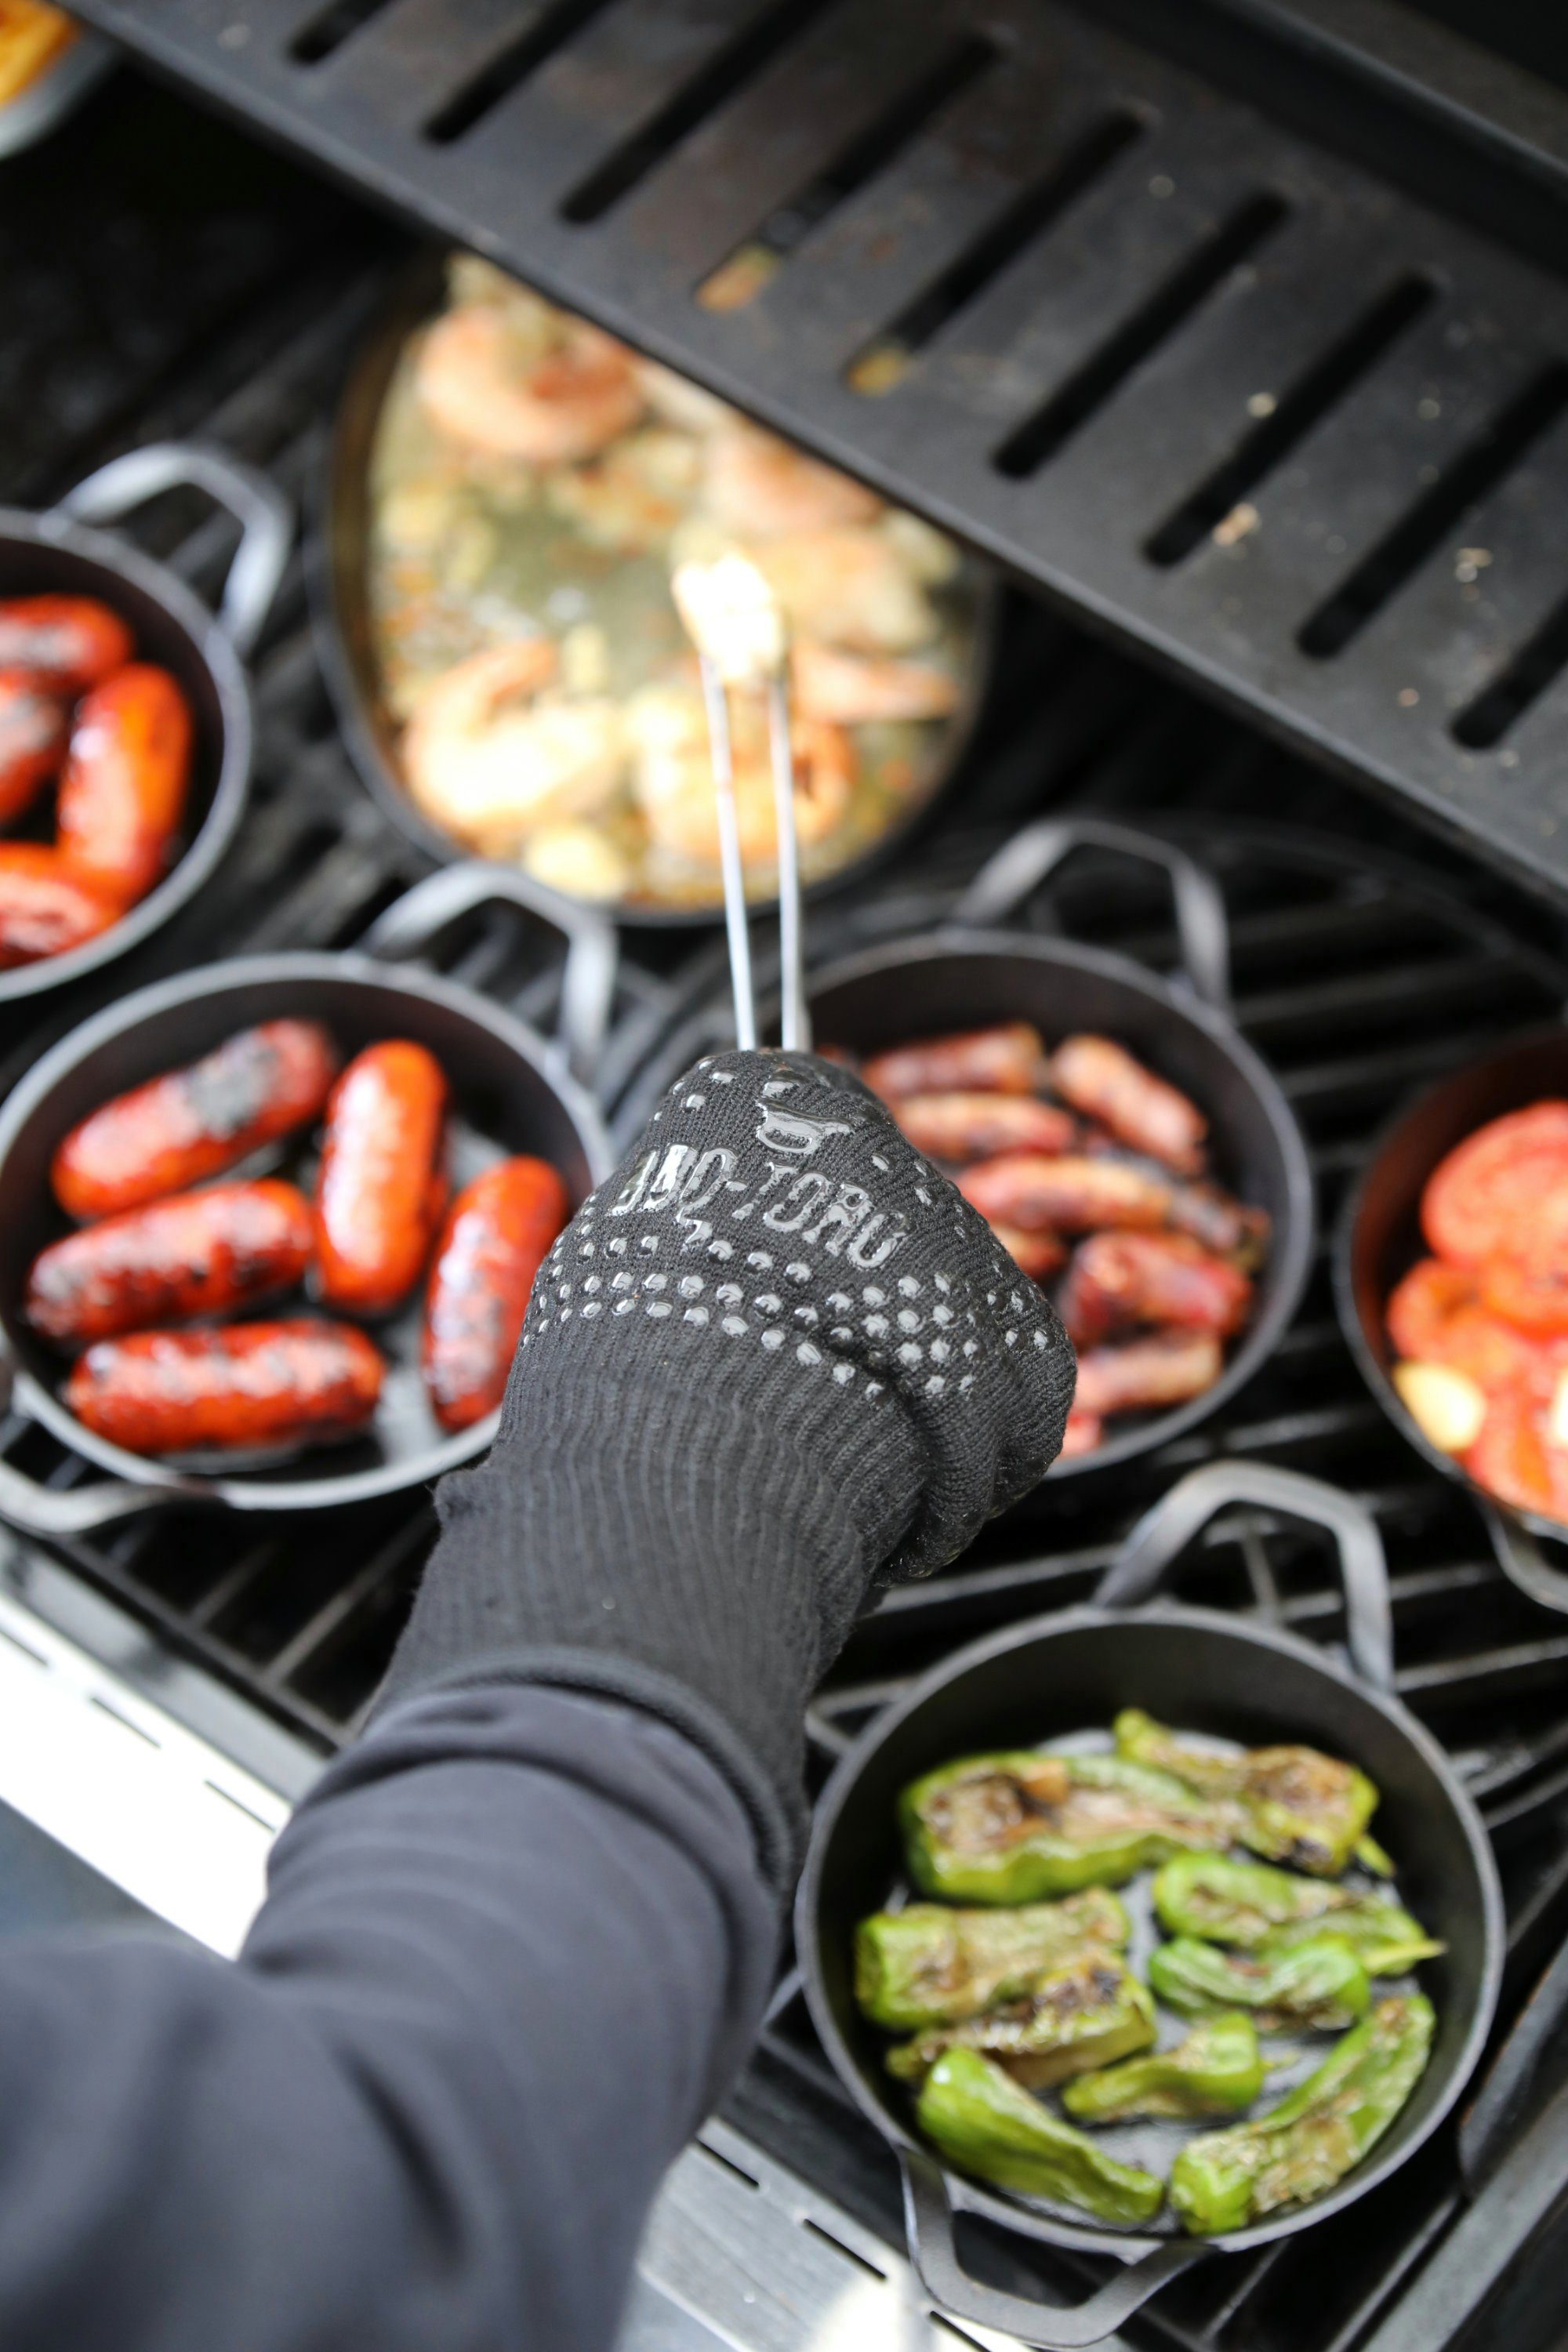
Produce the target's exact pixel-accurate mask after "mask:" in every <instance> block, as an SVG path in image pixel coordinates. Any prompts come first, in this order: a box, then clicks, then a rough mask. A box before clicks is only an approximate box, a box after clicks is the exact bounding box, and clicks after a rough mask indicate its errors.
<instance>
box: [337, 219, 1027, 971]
mask: <svg viewBox="0 0 1568 2352" xmlns="http://www.w3.org/2000/svg"><path fill="white" fill-rule="evenodd" d="M446 263H447V250H446V248H445V247H430V248H429V249H428V250H426V252H424V253H422V254H420V255H419V256H417V257H416V259H415V260H414V261H413V262H412V263H411V264H410V266H409V268H408V269H407V270H406V271H405V273H404V274H403V276H402V277H401V278H399V279H398V280H397V282H396V284H395V287H394V289H393V290H392V293H391V295H390V297H389V298H388V300H387V302H386V304H385V306H384V309H383V310H382V311H381V312H380V313H379V315H378V316H377V318H376V320H374V324H373V325H372V327H371V329H370V331H369V333H368V334H367V336H366V337H365V340H364V342H363V345H362V347H361V349H360V352H359V353H358V356H357V357H356V359H355V361H354V363H353V368H352V370H351V372H350V374H349V377H348V381H347V383H345V385H344V387H343V391H342V398H341V400H340V402H339V404H338V415H337V425H336V429H335V431H334V433H333V435H332V439H331V447H330V449H329V451H328V454H327V461H326V466H325V469H324V471H323V474H322V476H321V484H320V489H319V494H318V499H317V507H316V513H315V517H314V528H313V530H312V532H311V536H310V546H309V549H308V556H309V574H308V576H309V580H310V604H311V610H312V613H313V614H314V617H315V622H316V632H317V640H318V646H319V650H320V655H321V667H322V670H323V671H324V673H325V675H326V680H327V685H328V688H329V690H330V692H331V698H332V701H333V704H334V706H335V708H336V710H337V714H338V726H339V729H340V730H341V731H342V738H343V740H344V742H345V743H346V744H347V745H348V748H349V752H350V756H351V757H352V758H353V763H354V766H355V767H356V768H357V769H358V771H359V773H360V777H361V780H362V781H363V783H364V785H365V787H366V789H367V790H368V791H369V792H370V793H371V794H372V796H373V797H374V799H375V800H376V801H377V802H378V803H379V804H380V806H381V808H382V809H383V810H384V813H385V814H386V815H387V816H389V817H390V818H391V819H392V822H393V824H395V825H397V826H398V827H399V828H400V829H401V831H402V832H404V833H405V834H406V835H407V836H408V838H409V840H410V841H412V842H413V843H414V845H415V846H416V848H418V849H422V850H423V851H424V852H425V854H426V856H427V857H432V858H435V859H436V860H437V862H438V863H440V864H442V865H448V864H450V863H451V862H452V861H453V860H454V859H457V858H461V857H463V856H465V854H466V853H465V852H464V850H463V849H462V847H461V845H459V844H458V842H456V841H455V840H454V839H453V837H452V835H450V834H448V833H445V832H443V831H442V829H441V827H440V826H439V825H437V824H431V822H430V821H429V819H428V818H427V817H426V816H425V815H424V814H422V812H421V811H420V810H419V808H418V807H417V806H416V803H415V802H414V799H413V797H412V795H411V794H410V793H409V792H408V790H407V788H406V786H405V784H404V782H403V779H402V776H401V774H400V773H399V771H398V764H397V744H396V730H395V728H394V727H393V725H392V724H391V722H390V721H389V719H388V718H387V716H386V712H385V710H384V707H383V704H382V698H381V691H380V685H379V679H378V670H377V664H376V658H375V646H374V630H373V627H372V623H371V612H370V600H369V595H368V592H367V572H366V566H365V551H366V548H367V545H368V542H369V536H370V461H371V452H372V450H373V448H374V442H375V430H376V425H377V423H378V421H379V418H380V415H381V411H382V405H383V404H384V400H385V398H386V392H387V387H388V385H389V384H390V383H391V381H392V376H393V372H394V370H395V367H396V365H397V362H398V361H399V359H400V358H401V357H402V354H403V349H404V346H405V343H406V342H407V341H408V338H409V336H410V335H411V334H413V333H414V332H415V331H416V329H418V328H419V327H421V326H423V325H424V324H425V322H426V320H427V319H429V318H430V317H431V316H432V315H433V313H434V312H435V311H436V310H438V309H439V307H440V304H441V300H442V298H443V289H444V286H445V272H446ZM999 605H1000V590H999V583H998V582H997V580H996V579H995V578H994V576H993V575H991V574H989V573H983V574H982V576H981V581H980V585H979V596H978V602H977V609H976V613H975V625H974V643H973V653H972V655H971V659H970V670H969V677H968V679H967V681H966V684H965V687H964V690H963V696H962V698H961V700H960V703H959V707H958V709H957V710H956V711H955V712H954V713H953V715H952V718H951V719H949V720H948V722H947V732H946V734H945V735H944V736H943V738H942V742H941V744H940V746H939V747H938V749H937V751H936V754H935V761H934V766H933V768H931V769H929V770H927V771H926V772H925V782H924V784H923V788H922V789H921V791H919V792H916V793H911V794H910V802H911V806H910V814H909V815H908V817H907V818H905V819H904V820H903V821H902V822H900V823H899V824H894V825H892V826H891V827H890V828H889V831H888V832H887V833H885V834H883V835H881V836H880V837H879V839H878V840H877V841H876V842H874V843H873V844H872V845H871V846H870V847H869V848H868V850H866V851H865V853H864V854H863V855H862V856H859V857H858V858H856V859H854V860H853V861H852V862H851V863H850V864H848V865H847V866H840V867H839V868H838V869H837V872H835V873H833V874H830V875H826V876H824V877H822V879H821V880H820V881H817V882H815V883H812V884H811V885H810V886H809V887H808V889H807V892H806V895H807V897H809V898H819V897H822V896H824V895H826V893H827V892H829V891H833V890H837V889H840V888H843V887H846V886H847V885H850V884H853V883H856V882H858V881H861V880H863V879H864V877H866V876H867V875H868V874H869V873H872V872H874V871H875V870H876V868H877V867H878V866H880V865H881V864H882V862H883V861H884V860H885V859H886V858H887V857H889V856H890V855H891V854H892V853H893V851H895V850H896V849H898V848H900V847H901V846H902V845H903V844H904V843H905V842H907V840H908V838H909V836H910V834H911V833H912V832H913V831H914V830H915V829H916V828H917V827H918V826H920V825H921V824H924V823H925V821H926V819H927V818H928V817H930V816H931V813H932V811H933V810H934V809H935V806H936V804H937V802H938V800H939V799H940V798H941V797H942V793H944V792H945V791H946V790H947V787H948V785H949V784H950V783H951V782H952V779H953V777H954V775H955V773H956V772H957V769H958V767H959V764H960V762H961V761H962V759H963V754H964V752H965V751H966V750H967V749H968V746H969V743H970V740H971V738H972V736H973V732H974V728H975V724H976V721H977V720H978V718H979V715H980V711H981V709H982V707H983V705H984V699H985V694H986V690H987V688H988V686H989V683H990V677H991V670H992V666H993V661H994V652H995V637H996V623H997V613H998V610H999ZM749 903H750V905H751V908H752V913H753V915H760V914H765V913H766V912H767V911H768V909H769V908H770V907H772V906H773V904H774V903H775V901H773V900H772V899H762V898H753V899H752V900H750V901H749ZM605 913H606V914H608V915H610V916H611V917H612V918H613V919H615V920H616V922H619V923H626V924H635V925H637V926H638V927H648V926H663V927H677V928H679V927H680V926H690V925H693V924H700V923H718V922H721V921H722V919H723V915H724V902H723V899H722V898H715V900H714V902H713V904H712V905H711V906H707V907H661V906H641V905H639V904H637V902H636V901H632V900H628V901H620V902H616V903H615V904H612V905H609V906H607V907H606V908H605Z"/></svg>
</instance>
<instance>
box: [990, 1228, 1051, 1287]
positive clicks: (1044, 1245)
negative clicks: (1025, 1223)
mask: <svg viewBox="0 0 1568 2352" xmlns="http://www.w3.org/2000/svg"><path fill="white" fill-rule="evenodd" d="M988 1222H989V1223H990V1226H991V1230H992V1232H993V1233H994V1234H995V1236H996V1238H997V1240H998V1241H999V1242H1000V1243H1001V1244H1002V1246H1003V1248H1004V1249H1005V1251H1006V1253H1007V1255H1008V1256H1009V1257H1010V1258H1011V1259H1012V1261H1013V1263H1014V1265H1016V1267H1017V1269H1018V1271H1019V1273H1020V1274H1026V1275H1027V1276H1029V1278H1030V1280H1031V1281H1032V1282H1043V1281H1044V1280H1045V1278H1046V1276H1047V1274H1055V1273H1056V1271H1057V1269H1058V1266H1063V1265H1066V1264H1067V1256H1068V1245H1067V1244H1066V1242H1064V1241H1063V1239H1062V1237H1061V1235H1060V1234H1046V1233H1040V1234H1026V1233H1025V1232H1024V1231H1023V1229H1022V1227H1021V1226H1018V1225H1002V1224H998V1223H997V1222H996V1220H995V1219H994V1217H993V1218H991V1219H989V1220H988Z"/></svg>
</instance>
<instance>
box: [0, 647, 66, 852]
mask: <svg viewBox="0 0 1568 2352" xmlns="http://www.w3.org/2000/svg"><path fill="white" fill-rule="evenodd" d="M66 735H67V727H66V707H65V704H64V703H63V702H62V701H61V700H60V698H59V696H58V694H52V693H51V692H50V691H49V688H48V686H47V683H46V682H45V681H44V680H43V679H42V678H39V677H35V676H34V674H33V673H32V672H31V671H30V670H25V669H0V824H9V823H10V821H11V819H12V818H13V817H18V816H20V815H22V814H23V812H24V811H25V810H26V809H29V808H30V807H31V806H32V804H33V803H34V801H35V800H36V799H37V795H38V793H39V792H40V791H41V790H42V788H43V786H44V785H45V784H46V783H47V782H48V780H49V778H50V777H51V776H52V775H53V774H54V772H55V770H56V769H57V768H58V766H59V764H60V761H61V760H62V759H63V758H64V757H65V749H66Z"/></svg>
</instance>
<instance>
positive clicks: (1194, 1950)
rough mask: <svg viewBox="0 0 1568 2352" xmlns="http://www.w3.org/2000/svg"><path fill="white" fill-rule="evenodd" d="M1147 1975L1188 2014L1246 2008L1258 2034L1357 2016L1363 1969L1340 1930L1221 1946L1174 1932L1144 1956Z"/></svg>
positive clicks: (1361, 2007)
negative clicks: (1284, 1943) (1281, 1941)
mask: <svg viewBox="0 0 1568 2352" xmlns="http://www.w3.org/2000/svg"><path fill="white" fill-rule="evenodd" d="M1149 1982H1150V1983H1151V1984H1152V1987H1153V1988H1154V1990H1155V1991H1156V1992H1157V1993H1158V1994H1159V1996H1160V1999H1161V2000H1163V2001H1168V2002H1169V2004H1170V2006H1171V2007H1172V2008H1173V2009H1179V2010H1181V2011H1184V2013H1185V2014H1186V2015H1188V2016H1201V2015H1202V2014H1203V2013H1204V2012H1205V2011H1208V2010H1216V2009H1246V2010H1250V2011H1251V2012H1252V2015H1253V2017H1254V2018H1255V2019H1256V2021H1257V2022H1258V2026H1259V2027H1260V2028H1261V2030H1262V2031H1263V2032H1265V2033H1268V2032H1276V2031H1279V2030H1281V2029H1287V2030H1288V2029H1289V2028H1290V2027H1293V2026H1298V2025H1316V2026H1328V2027H1338V2026H1342V2025H1350V2024H1352V2022H1353V2021H1354V2020H1355V2019H1356V2018H1358V2017H1364V2016H1365V2014H1366V2010H1367V2004H1368V2002H1369V2001H1370V2000H1371V1998H1372V1989H1371V1986H1370V1985H1369V1984H1368V1982H1367V1974H1366V1969H1364V1967H1363V1965H1362V1962H1361V1960H1360V1959H1359V1958H1357V1956H1356V1954H1355V1952H1354V1951H1352V1948H1351V1947H1350V1945H1349V1944H1347V1943H1346V1942H1345V1941H1344V1939H1343V1937H1340V1936H1332V1935H1328V1934H1322V1935H1319V1936H1315V1937H1313V1938H1312V1939H1311V1941H1310V1943H1306V1944H1298V1945H1296V1946H1295V1948H1293V1949H1292V1950H1290V1951H1288V1952H1258V1953H1250V1954H1247V1955H1243V1954H1241V1953H1239V1952H1222V1951H1220V1950H1219V1949H1217V1948H1216V1947H1215V1945H1213V1944H1203V1943H1200V1942H1199V1941H1198V1939H1197V1937H1195V1936H1178V1937H1177V1938H1176V1940H1175V1942H1174V1943H1173V1944H1161V1945H1160V1946H1159V1947H1158V1948H1156V1949H1155V1950H1154V1951H1153V1952H1152V1953H1151V1954H1150V1956H1149Z"/></svg>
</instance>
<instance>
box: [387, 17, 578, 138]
mask: <svg viewBox="0 0 1568 2352" xmlns="http://www.w3.org/2000/svg"><path fill="white" fill-rule="evenodd" d="M612 5H614V0H555V5H553V6H552V7H548V8H545V9H543V10H542V12H541V13H540V15H539V16H536V17H535V18H534V20H533V22H532V23H531V24H530V25H526V26H524V27H523V29H522V30H521V32H520V33H516V34H514V35H513V36H512V37H511V39H510V40H509V41H508V42H507V43H506V44H505V46H504V47H502V48H500V50H498V51H497V53H496V55H495V56H494V57H493V58H490V59H489V62H488V64H485V65H483V66H481V67H480V68H479V71H478V72H477V73H476V74H473V75H471V76H470V77H469V79H468V80H467V81H465V82H463V83H461V84H460V85H459V87H458V89H455V90H454V91H453V92H452V95H451V96H450V97H449V98H447V99H446V100H443V102H442V103H441V105H440V106H438V107H437V110H436V111H435V113H434V114H432V115H430V116H429V117H428V118H427V119H426V124H425V136H426V139H428V140H430V141H432V142H434V143H435V145H437V147H446V146H449V145H450V144H451V142H452V141H453V140H454V139H460V138H461V137H462V136H463V134H464V132H465V131H471V130H472V129H473V128H474V125H475V124H476V123H477V122H482V121H483V120H484V118H485V116H486V115H487V114H489V113H490V112H492V111H493V110H494V109H495V108H496V107H498V106H499V105H500V102H501V100H502V99H503V98H509V97H510V94H511V92H512V91H513V90H514V89H521V87H522V85H523V83H524V82H525V81H526V80H527V79H528V78H529V76H530V75H531V74H535V73H537V72H538V71H539V68H540V67H541V66H543V65H547V64H548V63H549V61H550V59H551V58H552V57H553V56H554V55H555V53H556V51H557V50H558V49H562V48H564V47H565V46H566V44H567V43H568V42H569V41H573V40H575V38H576V37H577V35H578V34H579V33H582V32H585V31H586V30H587V28H588V26H590V25H591V24H592V23H593V21H594V19H595V16H601V15H603V13H604V11H605V9H606V8H607V7H610V6H612Z"/></svg>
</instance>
